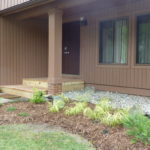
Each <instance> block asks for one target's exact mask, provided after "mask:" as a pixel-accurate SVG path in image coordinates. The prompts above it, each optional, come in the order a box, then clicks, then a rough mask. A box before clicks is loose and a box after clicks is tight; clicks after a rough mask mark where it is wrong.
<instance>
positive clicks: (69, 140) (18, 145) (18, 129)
mask: <svg viewBox="0 0 150 150" xmlns="http://www.w3.org/2000/svg"><path fill="white" fill-rule="evenodd" d="M38 128H39V129H38ZM38 128H37V126H34V125H32V126H31V125H9V126H0V139H1V140H0V149H1V150H94V148H92V147H91V144H89V143H88V142H87V141H85V140H84V139H81V138H80V137H79V136H73V135H71V134H68V133H67V132H64V131H61V130H60V131H59V130H52V129H51V128H49V129H48V128H46V129H43V130H41V126H39V127H38Z"/></svg>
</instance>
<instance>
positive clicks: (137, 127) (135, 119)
mask: <svg viewBox="0 0 150 150" xmlns="http://www.w3.org/2000/svg"><path fill="white" fill-rule="evenodd" d="M123 124H124V127H125V128H127V129H128V130H127V134H128V135H130V136H133V139H132V142H133V143H136V142H138V141H140V142H142V143H144V144H149V143H150V119H148V118H147V117H145V116H144V115H143V114H141V113H133V114H130V115H129V117H128V118H127V119H125V120H124V122H123Z"/></svg>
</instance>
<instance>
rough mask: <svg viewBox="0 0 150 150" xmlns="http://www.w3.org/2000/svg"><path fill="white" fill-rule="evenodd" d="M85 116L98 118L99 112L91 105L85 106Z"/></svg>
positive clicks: (93, 118)
mask: <svg viewBox="0 0 150 150" xmlns="http://www.w3.org/2000/svg"><path fill="white" fill-rule="evenodd" d="M83 114H84V116H86V117H88V118H89V119H92V120H97V119H98V117H97V114H96V113H95V112H94V111H93V110H92V109H91V108H89V107H87V108H85V109H84V111H83Z"/></svg>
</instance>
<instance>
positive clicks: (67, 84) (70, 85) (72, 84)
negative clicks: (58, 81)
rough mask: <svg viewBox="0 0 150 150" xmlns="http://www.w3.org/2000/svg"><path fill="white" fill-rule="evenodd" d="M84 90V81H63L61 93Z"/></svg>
mask: <svg viewBox="0 0 150 150" xmlns="http://www.w3.org/2000/svg"><path fill="white" fill-rule="evenodd" d="M81 89H84V81H83V80H80V79H74V80H68V79H67V80H65V79H64V80H63V82H62V91H63V92H69V91H77V90H81Z"/></svg>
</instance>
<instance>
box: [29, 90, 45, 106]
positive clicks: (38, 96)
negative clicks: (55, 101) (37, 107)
mask: <svg viewBox="0 0 150 150" xmlns="http://www.w3.org/2000/svg"><path fill="white" fill-rule="evenodd" d="M30 102H32V103H35V104H39V103H43V102H45V99H44V92H43V91H39V90H38V89H34V92H33V96H32V98H31V99H30Z"/></svg>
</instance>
